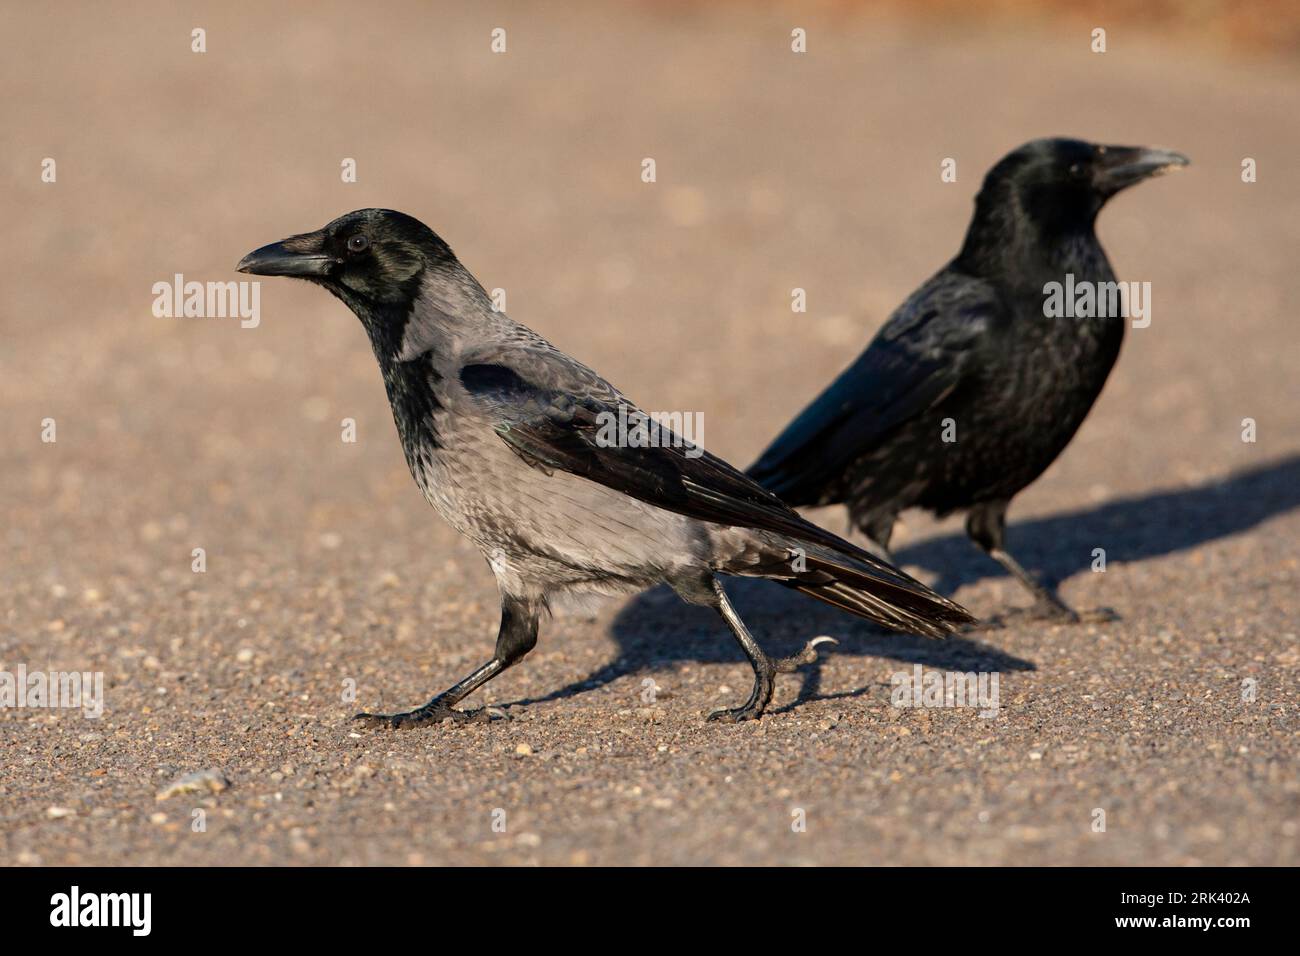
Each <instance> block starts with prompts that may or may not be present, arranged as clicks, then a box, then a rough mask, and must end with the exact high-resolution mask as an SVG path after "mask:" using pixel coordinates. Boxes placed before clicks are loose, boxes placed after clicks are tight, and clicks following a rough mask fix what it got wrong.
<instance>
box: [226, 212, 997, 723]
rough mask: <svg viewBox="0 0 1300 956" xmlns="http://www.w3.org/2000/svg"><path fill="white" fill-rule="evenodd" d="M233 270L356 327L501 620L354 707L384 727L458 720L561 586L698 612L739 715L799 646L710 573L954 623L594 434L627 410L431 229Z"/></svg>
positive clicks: (790, 662)
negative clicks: (435, 670) (421, 680)
mask: <svg viewBox="0 0 1300 956" xmlns="http://www.w3.org/2000/svg"><path fill="white" fill-rule="evenodd" d="M238 269H239V271H240V272H247V273H253V274H255V275H279V276H294V277H297V278H301V279H307V280H309V281H311V282H313V283H316V284H318V285H321V286H324V287H325V288H326V289H327V290H329V291H330V292H331V293H333V294H334V295H335V296H337V297H338V298H339V299H341V300H342V301H343V302H344V304H346V305H347V306H348V308H350V309H351V310H352V311H353V312H354V313H356V315H357V317H358V318H359V319H360V320H361V324H362V326H363V327H364V328H365V330H366V334H367V335H368V336H369V338H370V344H371V346H372V347H373V349H374V353H375V358H376V359H377V360H378V363H379V370H380V373H381V374H382V376H383V380H384V386H385V388H386V389H387V392H388V400H389V404H390V405H391V406H392V409H393V419H394V421H395V422H396V424H397V434H398V437H399V438H400V439H401V442H402V448H403V450H404V451H405V453H406V462H407V464H408V465H409V466H410V470H411V475H412V476H413V477H414V478H415V482H416V484H417V485H419V487H420V490H421V491H422V492H423V493H424V497H425V499H426V500H427V501H428V502H429V504H431V505H432V506H433V507H434V508H435V509H436V510H437V511H438V513H439V514H440V515H442V517H443V519H444V520H446V521H447V522H448V523H449V524H450V525H451V526H452V527H453V528H455V529H456V530H457V531H459V532H460V533H461V534H464V535H466V536H467V537H468V538H470V540H472V541H473V542H474V543H475V544H476V545H477V546H478V547H479V549H480V550H481V551H482V552H483V554H484V556H485V557H486V558H487V559H488V565H489V567H490V568H491V569H492V571H493V573H494V574H495V576H496V581H497V585H498V587H499V589H500V592H501V625H500V631H499V634H498V637H497V644H496V652H495V653H494V654H493V656H492V658H491V659H490V660H489V661H488V662H487V663H485V664H483V665H482V666H481V667H479V668H478V669H477V670H475V671H474V672H473V673H471V674H470V675H469V676H467V677H466V678H464V679H463V680H461V681H460V682H459V683H457V684H455V685H454V686H452V687H451V688H450V689H448V690H446V691H444V692H443V693H441V694H438V695H437V696H435V697H434V698H433V699H432V700H430V701H429V702H428V703H427V704H425V705H424V706H422V707H419V708H416V709H415V710H411V711H407V712H404V713H396V714H358V715H357V717H358V718H359V719H363V720H366V721H369V722H374V723H378V724H381V725H387V726H391V727H400V726H405V725H410V724H418V723H422V722H426V721H441V720H444V719H448V718H451V719H458V720H459V719H466V718H467V715H466V714H465V713H463V712H461V711H458V710H456V709H454V708H455V705H456V704H457V703H459V702H460V701H461V700H462V699H463V698H464V697H466V696H467V695H468V694H470V693H472V692H473V691H474V690H476V689H477V688H478V687H480V686H482V685H483V684H484V683H485V682H487V681H488V680H491V679H492V678H493V677H495V676H496V675H497V674H499V673H500V672H501V671H503V670H505V669H506V668H507V667H510V666H511V665H512V664H515V663H517V662H518V661H519V660H520V659H521V658H523V656H524V655H525V654H527V653H528V651H529V650H531V649H532V648H533V646H534V644H535V643H536V641H537V631H538V623H539V619H540V616H541V614H542V612H543V611H544V610H546V609H547V607H548V602H550V601H551V600H552V599H553V598H554V597H556V596H558V595H561V594H563V593H565V592H588V593H591V592H595V593H604V594H613V593H625V592H630V591H637V590H641V589H644V588H647V587H651V586H653V585H657V584H668V585H669V586H670V587H672V588H673V590H674V591H676V592H677V594H678V595H680V596H681V597H682V598H683V599H684V600H686V601H688V602H691V603H694V604H701V605H706V606H708V607H712V608H714V609H715V610H716V611H717V612H718V613H719V614H721V616H722V618H723V619H724V620H725V621H726V623H727V626H728V627H729V628H730V629H731V632H732V633H733V634H734V636H735V638H736V640H737V642H739V644H740V646H741V649H742V650H743V651H744V653H745V655H746V656H747V657H748V659H749V662H750V665H751V666H752V667H753V671H754V685H753V691H752V693H751V694H750V696H749V699H748V700H747V701H746V702H745V703H744V704H743V705H742V706H740V707H737V708H734V709H730V710H722V711H717V712H715V713H713V714H711V715H710V717H711V719H716V720H726V721H740V720H748V719H752V718H757V717H759V716H761V715H762V713H763V710H764V708H765V707H766V706H767V704H768V702H769V701H770V700H771V697H772V691H773V685H774V678H775V675H776V674H777V673H780V672H788V671H792V670H794V669H795V667H797V666H798V665H799V664H801V663H811V662H812V661H814V660H816V653H817V652H816V649H815V648H816V645H817V644H818V643H819V641H820V640H827V639H826V638H821V639H817V640H813V641H810V642H809V643H808V644H807V645H806V646H805V647H804V648H803V650H802V651H801V652H800V653H799V654H796V655H793V656H792V657H788V658H770V657H768V656H767V655H766V654H765V653H764V652H763V650H762V648H760V647H759V645H758V644H757V642H756V641H755V640H754V638H753V636H752V635H751V634H750V633H749V631H748V630H747V629H746V627H745V625H744V623H743V622H742V621H741V619H740V617H739V615H738V614H737V613H736V610H735V608H734V607H733V606H732V605H731V602H730V601H729V600H728V599H727V595H726V593H725V592H724V591H723V589H722V586H721V584H720V583H719V581H718V578H717V575H719V574H731V575H741V576H745V577H758V578H768V579H771V580H774V581H779V582H780V583H782V584H784V585H786V586H788V587H791V588H794V589H795V590H798V591H802V592H803V593H805V594H808V595H811V596H812V597H815V598H819V599H820V600H822V601H825V602H827V603H829V604H833V605H835V606H836V607H840V608H843V609H844V610H846V611H849V612H850V613H852V614H856V615H858V616H859V617H863V618H866V619H867V620H870V621H874V622H876V623H878V624H883V625H885V626H887V627H891V628H895V629H897V630H901V631H907V632H911V633H916V634H925V635H929V636H932V637H940V636H942V635H944V634H945V633H948V632H951V631H953V630H955V629H957V628H959V627H962V626H963V625H967V624H969V623H970V622H971V620H972V618H971V616H970V615H969V614H968V613H967V612H966V611H965V610H964V609H963V608H961V607H960V606H958V605H956V604H954V603H953V602H951V601H949V600H947V599H946V598H944V597H941V596H940V595H938V594H936V593H934V592H933V591H931V590H930V589H929V588H927V587H926V586H925V585H923V584H921V583H920V582H918V581H916V580H914V579H912V578H910V577H908V576H907V575H906V574H904V573H903V572H901V571H899V570H898V569H897V568H894V567H892V566H890V565H888V564H886V563H884V562H883V561H881V560H879V559H877V558H875V557H873V556H872V555H870V554H867V553H866V552H864V551H862V550H860V549H858V548H856V547H854V546H853V545H851V544H848V543H847V542H845V541H843V540H841V539H840V538H838V537H836V536H835V535H833V534H830V533H829V532H827V531H824V530H822V529H821V528H818V527H817V526H816V525H813V524H810V523H809V522H807V521H805V520H803V519H802V518H800V517H799V516H798V515H797V514H796V513H795V512H794V511H792V510H791V509H790V508H789V507H788V506H787V505H786V504H784V503H783V502H782V501H781V500H780V499H779V498H777V497H776V496H775V495H773V494H771V493H770V492H767V491H764V490H763V489H762V488H760V487H759V486H758V485H757V484H755V483H754V482H753V481H751V480H750V479H748V478H746V477H745V476H744V475H742V474H741V473H740V472H739V471H737V470H736V469H734V468H732V467H731V466H730V465H728V464H727V463H726V462H724V461H722V460H721V459H719V458H716V457H714V456H713V455H710V454H708V453H707V452H704V451H703V449H700V448H696V447H693V446H690V445H689V444H688V443H686V442H683V441H681V440H680V439H679V438H677V437H676V436H675V435H673V434H672V433H671V432H667V433H661V434H660V435H659V436H658V440H657V441H656V442H655V443H654V444H652V445H647V444H646V443H644V442H640V441H637V442H632V441H625V440H622V438H620V437H618V436H615V438H614V439H613V440H611V437H610V436H611V430H610V429H609V425H610V423H611V422H617V421H628V420H629V419H636V418H638V416H642V415H643V413H641V412H640V411H639V410H638V409H637V408H636V407H635V406H634V405H632V404H631V403H630V402H629V401H628V400H627V399H626V398H624V397H623V395H622V394H621V393H620V392H619V391H618V390H617V389H615V388H614V387H613V386H612V385H610V384H609V383H608V382H606V381H605V380H604V379H603V378H601V377H600V376H599V375H597V374H596V373H595V372H593V371H592V370H591V369H589V368H587V367H586V366H584V365H582V364H580V363H579V362H577V361H575V360H574V359H572V358H570V357H569V356H567V355H565V354H564V353H563V352H561V351H560V350H559V349H557V348H555V347H554V346H553V345H551V344H550V343H549V342H547V341H546V340H545V339H543V338H542V337H541V336H539V335H537V334H536V333H534V332H532V331H531V330H529V329H527V328H525V327H524V326H522V325H519V324H518V323H516V322H513V321H511V320H510V319H509V318H507V317H506V315H505V314H504V313H503V312H500V311H497V310H496V309H494V308H493V303H492V300H491V299H490V298H489V297H488V295H487V293H485V292H484V291H483V288H482V287H481V286H480V285H479V283H478V282H477V281H476V280H475V279H474V277H473V276H472V275H470V274H469V272H468V271H467V270H466V269H465V267H464V266H462V265H461V263H460V261H459V260H458V259H457V258H456V256H455V255H454V254H453V253H452V251H451V249H450V248H449V247H448V246H447V244H446V243H445V242H443V240H442V239H441V238H439V237H438V236H437V234H435V233H434V232H433V230H431V229H430V228H429V227H428V226H426V225H424V224H423V223H421V222H419V221H418V220H416V219H413V218H411V217H410V216H407V215H404V214H403V213H400V212H394V211H392V210H387V209H362V210H358V211H356V212H351V213H348V214H347V215H345V216H342V217H340V218H339V219H336V220H334V221H333V222H331V223H330V224H329V225H327V226H325V227H324V228H322V229H318V230H317V231H315V232H309V233H306V234H303V235H298V236H293V237H291V238H289V239H285V240H284V241H282V242H277V243H273V244H271V245H269V246H264V247H262V248H261V249H258V250H256V251H255V252H252V253H249V255H247V256H245V257H244V259H243V261H241V262H240V263H239V265H238Z"/></svg>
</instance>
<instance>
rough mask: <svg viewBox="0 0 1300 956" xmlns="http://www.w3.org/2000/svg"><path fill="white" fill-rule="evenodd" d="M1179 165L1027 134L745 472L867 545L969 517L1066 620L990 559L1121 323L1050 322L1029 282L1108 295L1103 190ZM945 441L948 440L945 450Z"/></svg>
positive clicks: (1110, 354)
mask: <svg viewBox="0 0 1300 956" xmlns="http://www.w3.org/2000/svg"><path fill="white" fill-rule="evenodd" d="M1186 162H1187V160H1186V159H1185V158H1184V157H1182V156H1180V155H1178V154H1176V153H1169V152H1166V151H1163V150H1150V149H1140V148H1132V147H1114V146H1111V147H1106V146H1096V145H1093V144H1090V143H1084V142H1080V141H1077V140H1064V139H1055V140H1037V141H1035V142H1032V143H1029V144H1026V145H1025V146H1023V147H1021V148H1020V149H1017V150H1015V151H1014V152H1012V153H1011V154H1009V155H1008V156H1006V157H1004V158H1003V159H1002V160H1001V161H1000V162H999V163H998V164H997V165H996V166H994V168H993V169H992V170H991V171H990V172H989V174H988V176H987V177H986V178H985V181H984V184H983V187H982V188H981V190H980V193H979V196H978V197H977V199H976V204H975V214H974V217H973V219H972V221H971V224H970V227H969V229H968V231H967V235H966V240H965V242H964V244H963V246H962V248H961V251H960V252H959V253H958V255H957V256H956V258H954V259H953V260H952V261H951V262H949V263H948V264H947V265H946V266H945V267H944V268H943V269H942V270H940V271H939V272H938V273H937V274H936V275H934V276H933V277H932V278H931V279H929V280H928V281H927V282H926V283H925V284H924V285H922V286H921V287H920V288H919V289H918V290H917V291H916V292H914V293H913V294H912V295H911V296H910V297H909V298H908V299H907V301H906V302H904V303H903V305H902V306H900V307H899V309H898V310H897V311H896V312H895V313H894V314H893V315H892V316H891V317H890V319H889V321H888V322H887V323H886V324H885V326H884V327H883V328H882V329H881V331H880V333H879V334H878V335H877V336H876V338H875V339H874V340H873V341H872V342H871V344H870V345H869V346H868V348H867V350H866V351H865V352H864V353H863V354H862V355H861V356H859V357H858V359H857V360H856V361H855V362H854V363H853V364H852V365H851V366H849V368H847V369H846V370H845V371H844V372H843V373H842V374H841V375H840V376H839V378H838V379H836V380H835V382H834V383H832V384H831V386H830V387H829V388H827V389H826V391H824V392H823V393H822V394H821V395H820V396H819V397H818V398H816V399H815V400H814V401H813V402H812V404H811V405H809V406H808V407H807V408H806V409H805V410H804V411H803V412H802V413H801V414H800V415H799V416H798V417H797V418H796V419H795V420H794V421H793V422H792V423H791V424H790V425H789V426H788V427H787V428H786V429H785V430H784V431H783V432H782V433H781V434H780V436H779V437H777V439H776V440H775V441H774V442H772V444H771V446H770V447H769V448H768V449H767V450H766V451H765V452H764V453H763V455H762V456H761V457H760V458H759V460H758V461H757V462H756V463H755V464H754V465H753V466H752V467H751V468H750V469H749V474H750V475H751V476H752V477H753V478H755V479H756V480H757V481H759V483H761V484H762V485H763V486H764V487H766V488H767V489H769V490H770V491H772V492H774V493H776V494H778V495H780V496H781V497H782V498H783V499H784V500H785V501H786V502H787V503H789V504H791V505H796V506H800V505H829V504H837V503H843V504H846V505H847V506H848V509H849V513H850V517H851V520H852V521H853V523H854V524H855V525H856V526H857V527H858V528H859V529H861V530H862V531H863V532H864V533H865V534H866V535H867V536H868V537H870V538H871V539H872V540H873V541H874V542H876V544H877V545H879V546H880V547H881V548H882V549H883V550H886V551H887V549H888V545H889V538H890V533H891V531H892V528H893V525H894V522H895V519H896V518H897V516H898V514H899V513H900V512H901V511H903V510H905V509H907V508H911V507H919V508H924V509H927V510H929V511H932V512H935V513H936V514H939V515H944V514H948V513H950V512H954V511H961V510H966V511H968V512H969V514H968V519H967V530H968V532H969V533H970V535H971V537H972V538H973V539H974V540H975V541H976V543H977V544H979V545H980V546H981V547H982V548H984V550H986V551H988V552H989V553H990V554H991V555H992V556H993V557H994V558H995V559H997V560H998V561H1000V562H1001V563H1002V564H1003V565H1004V566H1005V567H1007V569H1008V570H1009V571H1011V572H1012V573H1013V574H1015V575H1016V576H1017V577H1019V578H1020V579H1021V580H1022V581H1023V582H1024V583H1025V584H1026V586H1027V587H1029V588H1030V589H1031V591H1033V593H1034V595H1035V598H1036V601H1037V608H1038V609H1039V610H1040V611H1042V612H1044V613H1045V614H1048V615H1050V616H1053V617H1058V618H1065V619H1072V618H1074V617H1075V615H1074V612H1073V611H1071V610H1070V609H1069V608H1068V607H1066V606H1065V605H1064V604H1063V603H1062V602H1061V601H1060V599H1059V598H1058V597H1057V596H1056V595H1055V594H1054V593H1053V592H1052V591H1051V590H1049V589H1047V588H1045V587H1043V586H1042V585H1040V584H1038V583H1037V582H1035V581H1034V580H1033V579H1032V578H1031V577H1030V576H1029V575H1027V574H1026V573H1025V572H1024V571H1023V569H1022V568H1020V566H1019V565H1018V564H1017V563H1016V562H1015V561H1014V559H1013V558H1012V557H1011V556H1010V554H1008V553H1007V552H1006V551H1005V549H1004V548H1003V528H1004V520H1005V519H1004V516H1005V512H1006V508H1007V505H1008V504H1009V503H1010V501H1011V499H1012V498H1013V497H1014V496H1015V495H1016V494H1017V493H1019V492H1020V491H1021V490H1022V489H1023V488H1024V487H1025V486H1026V485H1028V484H1029V483H1030V482H1032V481H1033V480H1034V479H1035V478H1037V477H1038V476H1039V475H1040V474H1042V472H1043V471H1044V470H1045V469H1046V468H1047V467H1048V465H1050V464H1051V463H1052V462H1053V461H1054V460H1055V459H1056V457H1057V456H1058V455H1059V454H1060V453H1061V452H1062V450H1064V448H1065V446H1066V445H1067V444H1068V443H1069V442H1070V440H1071V439H1072V438H1073V437H1074V434H1075V432H1076V431H1077V430H1078V428H1079V426H1080V425H1081V424H1082V422H1083V420H1084V418H1085V417H1086V416H1087V414H1088V411H1089V410H1090V409H1091V407H1092V404H1093V402H1094V401H1095V400H1096V398H1097V396H1098V395H1099V394H1100V392H1101V389H1102V386H1103V385H1104V384H1105V381H1106V377H1107V376H1108V375H1109V374H1110V370H1111V368H1112V366H1113V365H1114V363H1115V360H1116V358H1117V357H1118V355H1119V350H1120V344H1121V342H1122V340H1123V337H1124V326H1125V324H1126V321H1127V320H1126V319H1125V318H1124V317H1123V316H1122V315H1118V314H1113V315H1106V316H1098V317H1090V318H1077V317H1069V318H1064V317H1062V318H1055V317H1048V316H1047V315H1045V311H1044V299H1045V291H1044V290H1045V286H1047V284H1048V283H1052V282H1063V281H1064V280H1065V276H1066V275H1067V274H1069V275H1072V276H1073V281H1074V282H1075V283H1076V284H1077V283H1079V282H1092V283H1098V284H1100V283H1108V282H1114V281H1115V275H1114V273H1113V272H1112V270H1111V266H1110V263H1109V262H1108V261H1107V258H1106V254H1105V252H1104V251H1103V249H1102V247H1101V244H1100V243H1099V242H1098V241H1097V236H1096V233H1095V231H1094V222H1095V219H1096V215H1097V213H1098V211H1099V210H1100V209H1101V207H1102V206H1103V205H1104V204H1105V202H1106V201H1107V200H1108V199H1109V198H1110V197H1111V196H1113V195H1114V194H1115V193H1116V192H1118V191H1119V190H1121V189H1123V188H1125V187H1127V186H1129V185H1132V184H1133V183H1135V182H1138V181H1140V180H1141V179H1143V178H1145V177H1147V176H1149V175H1152V174H1154V173H1157V172H1160V171H1162V170H1164V169H1167V168H1169V167H1171V166H1180V165H1185V164H1186ZM945 438H948V439H953V440H945Z"/></svg>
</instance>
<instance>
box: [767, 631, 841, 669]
mask: <svg viewBox="0 0 1300 956" xmlns="http://www.w3.org/2000/svg"><path fill="white" fill-rule="evenodd" d="M818 644H836V645H838V644H839V641H837V640H835V638H833V637H825V636H822V637H814V638H813V639H812V640H811V641H809V642H808V643H807V644H805V645H804V646H803V650H801V651H800V652H799V653H798V654H791V655H790V656H789V657H778V658H777V659H776V660H774V661H772V667H773V668H774V669H775V670H776V672H777V673H778V674H790V673H792V672H794V671H795V670H797V669H798V668H800V667H802V666H803V665H804V664H811V663H813V662H814V661H815V660H817V645H818Z"/></svg>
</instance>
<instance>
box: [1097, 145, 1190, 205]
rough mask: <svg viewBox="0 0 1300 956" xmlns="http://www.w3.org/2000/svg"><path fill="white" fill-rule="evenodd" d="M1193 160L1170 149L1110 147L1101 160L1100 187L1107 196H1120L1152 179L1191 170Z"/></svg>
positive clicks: (1098, 164)
mask: <svg viewBox="0 0 1300 956" xmlns="http://www.w3.org/2000/svg"><path fill="white" fill-rule="evenodd" d="M1190 163H1191V160H1190V159H1188V158H1187V157H1186V156H1184V155H1183V154H1182V153H1175V152H1174V151H1173V150H1170V149H1148V148H1146V147H1144V146H1108V147H1106V152H1105V153H1104V154H1103V155H1101V156H1100V157H1098V160H1097V185H1098V186H1099V187H1100V188H1101V189H1103V190H1105V191H1106V192H1111V193H1115V192H1119V191H1120V190H1121V189H1126V188H1128V187H1129V186H1132V185H1133V184H1135V183H1140V182H1141V181H1142V180H1144V179H1147V178H1148V177H1150V176H1158V175H1160V174H1161V173H1164V172H1167V171H1169V170H1171V169H1179V168H1181V167H1183V166H1187V165H1188V164H1190Z"/></svg>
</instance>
